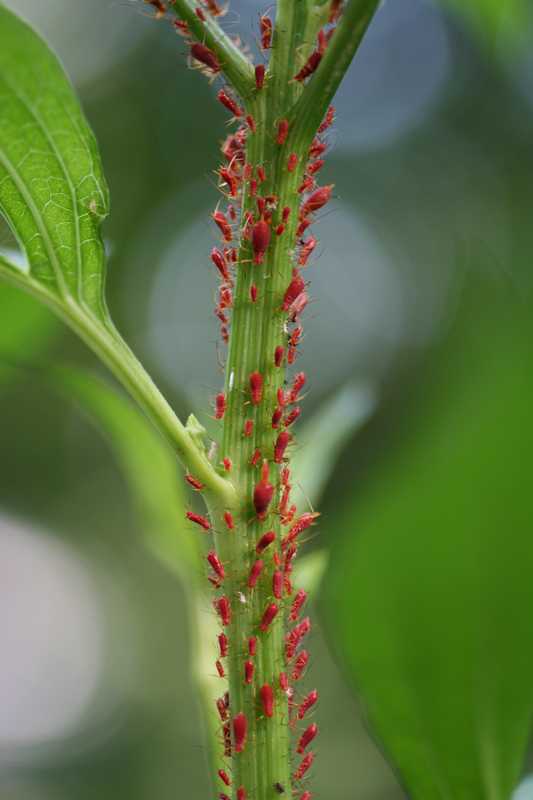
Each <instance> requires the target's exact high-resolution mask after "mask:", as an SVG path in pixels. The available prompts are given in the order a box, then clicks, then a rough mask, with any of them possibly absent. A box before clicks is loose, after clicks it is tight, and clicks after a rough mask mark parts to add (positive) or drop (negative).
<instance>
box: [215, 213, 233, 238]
mask: <svg viewBox="0 0 533 800" xmlns="http://www.w3.org/2000/svg"><path fill="white" fill-rule="evenodd" d="M211 217H212V218H213V222H215V223H216V225H218V227H219V229H220V232H221V233H222V236H223V237H224V241H226V242H231V240H232V239H233V231H232V229H231V225H230V224H229V222H228V220H227V218H226V215H225V214H223V213H222V211H213V213H212V214H211Z"/></svg>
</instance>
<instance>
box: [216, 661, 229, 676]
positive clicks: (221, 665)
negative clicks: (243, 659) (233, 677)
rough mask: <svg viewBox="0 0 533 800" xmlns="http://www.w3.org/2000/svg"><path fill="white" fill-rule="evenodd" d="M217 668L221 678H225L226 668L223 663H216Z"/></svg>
mask: <svg viewBox="0 0 533 800" xmlns="http://www.w3.org/2000/svg"><path fill="white" fill-rule="evenodd" d="M215 667H216V668H217V672H218V676H219V678H224V677H225V675H226V673H225V672H224V666H223V664H222V662H221V661H218V660H217V661H215Z"/></svg>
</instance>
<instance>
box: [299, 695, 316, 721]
mask: <svg viewBox="0 0 533 800" xmlns="http://www.w3.org/2000/svg"><path fill="white" fill-rule="evenodd" d="M317 700H318V692H317V690H316V689H313V691H311V692H309V694H308V695H306V696H305V697H304V699H303V700H302V702H301V703H300V705H299V707H298V719H303V718H304V717H305V715H306V714H307V712H308V711H309V709H310V708H312V707H313V706H314V705H315V703H316V701H317Z"/></svg>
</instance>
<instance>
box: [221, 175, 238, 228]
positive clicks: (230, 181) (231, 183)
mask: <svg viewBox="0 0 533 800" xmlns="http://www.w3.org/2000/svg"><path fill="white" fill-rule="evenodd" d="M218 174H219V175H220V179H221V180H222V182H223V183H225V184H227V186H228V187H229V194H230V197H237V195H238V194H239V178H238V177H237V176H236V175H234V174H233V173H232V172H230V171H229V169H226V167H220V169H219V171H218ZM228 213H229V216H230V219H232V220H233V221H235V220H236V218H237V215H236V212H235V209H234V208H233V206H229V208H228Z"/></svg>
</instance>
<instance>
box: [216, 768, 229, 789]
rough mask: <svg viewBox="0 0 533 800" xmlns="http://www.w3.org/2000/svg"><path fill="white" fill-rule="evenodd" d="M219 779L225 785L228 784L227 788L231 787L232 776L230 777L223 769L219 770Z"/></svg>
mask: <svg viewBox="0 0 533 800" xmlns="http://www.w3.org/2000/svg"><path fill="white" fill-rule="evenodd" d="M218 777H219V778H220V780H221V781H222V782H223V783H225V784H226V786H231V778H230V776H229V775H228V773H227V772H224V770H223V769H219V771H218Z"/></svg>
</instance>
